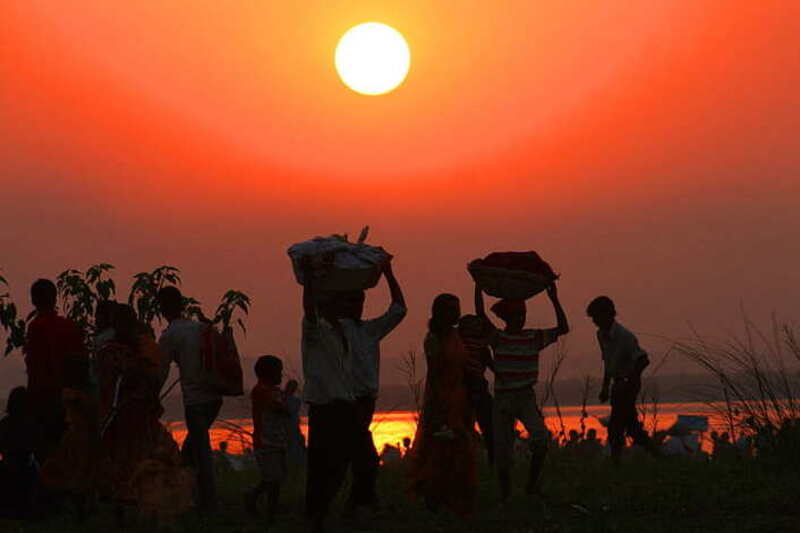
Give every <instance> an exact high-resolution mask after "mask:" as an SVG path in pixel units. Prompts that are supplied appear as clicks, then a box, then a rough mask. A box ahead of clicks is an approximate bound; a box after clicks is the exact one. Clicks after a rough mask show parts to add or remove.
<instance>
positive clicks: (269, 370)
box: [255, 355, 283, 385]
mask: <svg viewBox="0 0 800 533" xmlns="http://www.w3.org/2000/svg"><path fill="white" fill-rule="evenodd" d="M255 372H256V377H258V380H259V381H261V382H262V383H266V384H267V385H280V383H281V381H283V361H281V360H280V359H278V358H277V357H275V356H274V355H262V356H261V357H259V358H258V361H256V366H255Z"/></svg>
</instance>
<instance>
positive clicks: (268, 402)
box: [245, 355, 289, 523]
mask: <svg viewBox="0 0 800 533" xmlns="http://www.w3.org/2000/svg"><path fill="white" fill-rule="evenodd" d="M255 372H256V376H257V377H258V383H256V385H255V387H253V390H252V392H251V393H250V398H251V400H252V407H253V447H254V448H255V454H256V461H257V462H258V467H259V470H260V471H261V482H260V483H259V484H258V486H257V487H255V488H254V489H253V490H251V491H250V492H248V493H247V496H246V498H245V504H246V506H247V509H248V510H249V511H250V512H251V513H254V514H255V513H256V512H257V502H258V498H259V497H260V496H261V495H262V494H264V493H266V494H267V521H268V522H269V523H272V522H274V521H275V514H276V512H277V508H278V499H279V498H280V493H281V484H282V483H283V482H284V481H285V480H286V476H287V473H288V467H287V457H286V455H287V449H288V446H289V436H288V432H287V427H288V425H287V423H286V420H287V418H289V410H288V409H287V407H286V401H285V395H284V393H283V391H282V390H281V388H280V384H281V381H283V362H282V361H281V360H280V359H278V358H277V357H275V356H273V355H264V356H261V357H259V358H258V361H256V365H255Z"/></svg>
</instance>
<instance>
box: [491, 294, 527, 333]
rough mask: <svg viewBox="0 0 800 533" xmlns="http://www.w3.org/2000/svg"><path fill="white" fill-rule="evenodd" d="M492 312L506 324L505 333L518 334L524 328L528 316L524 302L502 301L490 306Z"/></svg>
mask: <svg viewBox="0 0 800 533" xmlns="http://www.w3.org/2000/svg"><path fill="white" fill-rule="evenodd" d="M492 312H493V313H494V314H496V315H497V316H498V318H500V320H502V321H503V322H505V323H506V331H510V332H518V331H522V328H524V327H525V320H526V318H527V316H528V311H527V309H526V308H525V300H509V299H502V300H500V301H499V302H497V303H495V304H494V305H493V306H492Z"/></svg>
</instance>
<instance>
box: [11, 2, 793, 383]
mask: <svg viewBox="0 0 800 533" xmlns="http://www.w3.org/2000/svg"><path fill="white" fill-rule="evenodd" d="M163 4H166V5H163ZM223 4H224V7H223ZM294 4H297V5H294ZM367 20H375V21H380V22H385V23H387V24H390V25H392V26H394V27H396V28H397V29H398V30H400V31H401V32H402V33H403V34H404V35H405V36H406V37H407V39H408V41H409V45H410V47H411V53H412V65H411V71H410V73H409V76H408V78H407V80H406V82H405V83H404V84H403V85H402V86H401V87H400V88H399V89H398V90H397V91H395V92H393V93H390V94H388V95H385V96H379V97H365V96H360V95H358V94H356V93H354V92H352V91H350V90H348V89H347V88H345V87H344V86H343V85H342V84H341V82H340V81H339V80H338V78H337V76H336V73H335V71H334V69H333V50H334V47H335V44H336V41H337V39H338V37H339V36H340V35H341V34H342V33H343V32H344V31H345V30H346V29H347V28H349V27H351V26H352V25H354V24H356V23H359V22H363V21H367ZM798 35H800V4H798V3H796V2H786V1H771V0H760V1H757V0H752V1H745V0H730V1H728V2H724V3H722V2H717V1H710V0H695V1H692V2H689V1H686V2H676V1H672V0H641V1H639V2H623V1H600V0H592V1H590V0H576V1H573V2H556V1H552V2H527V1H525V2H523V1H511V2H477V1H476V2H470V1H458V2H456V1H452V2H451V1H441V2H429V1H422V0H420V1H415V0H404V1H402V2H401V1H397V2H390V1H378V0H370V1H347V2H331V1H307V2H286V3H281V2H238V3H237V2H225V3H220V2H215V1H211V0H200V1H198V0H193V1H189V0H175V1H172V2H168V3H164V2H156V1H153V0H149V1H144V2H137V3H125V5H122V4H121V3H118V2H114V3H111V2H107V1H104V0H73V1H71V2H69V7H68V8H67V7H65V3H64V2H60V1H56V0H48V1H45V0H25V1H21V0H20V1H14V0H11V1H6V2H3V3H2V5H0V140H2V142H0V170H1V171H2V172H1V173H0V180H2V200H3V205H4V209H3V210H2V213H1V214H0V242H2V245H3V251H4V253H3V255H2V258H1V259H0V268H2V269H3V271H4V272H5V274H6V275H7V276H8V277H10V278H11V279H12V281H14V282H15V283H16V284H17V286H15V294H17V295H18V299H23V300H24V294H23V291H21V290H20V289H24V287H25V286H26V285H27V284H28V283H30V281H32V280H33V279H34V278H35V277H38V276H42V275H47V276H52V275H54V274H55V273H57V272H58V271H59V270H60V269H62V268H65V267H67V266H72V267H85V266H86V265H88V264H89V263H92V262H98V261H110V262H112V263H114V264H116V265H117V266H118V267H119V270H120V275H125V276H127V275H129V274H131V273H133V272H134V271H138V270H141V269H145V268H151V267H153V266H155V265H158V264H162V263H172V264H175V265H177V266H179V267H182V268H183V269H184V270H185V279H186V282H187V291H188V292H191V293H194V294H196V295H198V296H199V297H200V298H201V299H203V300H206V301H212V300H215V299H216V298H218V296H219V294H220V293H221V292H222V291H223V290H224V289H226V288H228V287H236V288H243V289H246V290H248V291H250V292H251V293H252V295H253V296H254V298H255V306H254V310H253V315H252V317H251V319H250V325H251V330H252V331H251V334H250V336H249V337H248V339H247V340H246V341H245V342H244V345H245V351H246V352H247V353H248V355H255V353H256V352H267V351H274V352H280V353H286V354H289V357H290V358H296V356H297V337H298V333H299V331H298V330H299V328H298V327H297V323H298V320H299V312H300V310H299V307H300V306H299V291H298V289H297V287H296V285H295V284H294V283H293V281H292V278H291V271H290V269H289V266H288V261H287V259H286V256H285V248H286V247H287V246H288V245H290V244H291V243H292V242H294V241H297V240H300V239H303V238H306V237H309V236H312V235H315V234H324V233H330V232H334V231H336V232H341V231H349V232H350V233H355V232H357V231H358V230H359V229H360V227H361V225H363V224H370V225H371V226H372V227H373V239H374V241H375V242H379V243H381V244H383V245H385V246H386V247H387V248H389V249H390V250H391V251H393V252H394V253H395V254H396V255H397V271H398V274H399V275H400V276H401V277H402V278H403V279H404V281H405V286H406V289H407V292H408V296H409V301H410V304H411V306H412V310H411V313H410V315H409V318H408V320H407V321H406V322H405V323H404V324H403V325H402V326H401V328H400V329H399V330H398V332H397V333H396V334H395V335H393V337H392V338H391V339H390V341H389V342H388V344H387V346H386V350H385V351H386V355H387V357H391V356H393V354H397V353H398V352H400V351H402V350H404V349H406V348H408V347H409V346H417V345H418V344H419V339H420V338H421V336H422V335H423V331H424V322H425V318H426V315H427V307H428V304H429V302H430V300H431V298H432V297H433V296H434V295H435V294H436V293H437V292H439V291H441V290H447V291H453V292H457V293H458V294H460V295H462V297H463V299H464V300H466V301H468V300H469V296H470V291H469V279H468V278H467V276H466V274H465V271H464V264H465V263H466V261H467V260H469V259H471V258H474V257H476V256H478V255H483V254H485V253H486V252H488V251H491V250H495V249H530V248H535V249H537V250H539V251H540V252H541V253H542V254H543V255H544V256H545V257H546V258H547V259H549V260H550V261H551V262H552V263H553V264H554V266H556V268H557V269H558V270H560V271H561V272H562V276H563V287H562V293H563V296H564V300H565V303H566V305H567V307H568V311H570V314H571V318H572V321H573V323H574V326H575V327H574V332H573V334H572V336H571V339H570V341H569V343H570V348H571V351H572V356H571V359H570V364H569V365H568V368H566V370H565V374H569V375H582V374H584V373H586V372H588V371H593V372H597V371H598V368H597V363H598V360H597V356H596V354H595V353H594V350H595V348H594V346H593V345H592V331H591V328H590V327H589V324H588V323H587V322H586V321H585V320H584V317H583V313H582V310H583V307H584V306H585V303H586V301H587V300H588V299H590V298H591V297H592V296H594V295H596V294H597V293H609V294H611V295H612V296H615V297H616V298H617V299H618V300H619V304H620V307H621V311H622V318H623V320H624V321H626V322H627V323H628V324H629V325H630V326H631V327H632V328H633V329H634V330H637V331H640V332H649V333H655V334H660V335H666V336H677V335H681V334H683V333H685V332H686V331H687V327H686V324H687V322H692V323H694V324H696V325H698V326H699V327H701V328H707V329H708V330H709V331H711V332H714V333H717V332H719V331H721V330H722V328H724V327H726V326H731V327H732V326H734V325H735V321H736V318H737V314H738V307H739V305H740V303H741V302H744V304H745V305H746V307H747V309H749V310H750V312H751V314H753V315H756V316H757V317H759V318H761V317H765V316H766V315H767V314H768V313H769V312H771V311H773V310H775V311H778V312H779V313H781V314H783V315H784V316H787V317H796V316H797V315H796V312H795V311H794V306H793V304H794V302H796V301H797V300H798V296H800V291H799V290H798V286H800V274H799V273H798V262H800V261H799V260H800V243H798V239H797V227H798V222H800V215H798V210H797V208H796V205H797V203H798V199H800V179H798V171H799V170H800V140H798V132H800V106H798V105H797V96H796V93H797V87H798V84H799V83H800V37H798ZM384 293H385V291H384V290H383V289H381V290H379V291H377V292H376V296H375V297H374V298H373V300H372V301H371V303H370V309H372V310H376V309H379V308H380V306H381V305H382V304H383V302H384V301H385V295H384ZM531 311H532V312H531V314H532V320H533V321H535V322H538V323H546V321H549V311H548V309H547V308H546V306H545V304H544V302H534V303H532V304H531ZM653 343H655V341H653ZM3 364H4V365H6V367H7V368H8V369H9V372H10V373H11V374H12V375H19V373H20V372H21V367H20V366H19V364H18V361H17V362H5V363H3ZM675 368H681V367H680V365H678V364H677V362H676V367H675ZM385 369H386V371H385V372H384V378H385V380H386V381H392V380H394V379H395V376H394V373H393V372H392V365H391V364H387V365H386V366H385Z"/></svg>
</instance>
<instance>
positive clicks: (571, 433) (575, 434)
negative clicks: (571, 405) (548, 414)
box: [569, 429, 581, 442]
mask: <svg viewBox="0 0 800 533" xmlns="http://www.w3.org/2000/svg"><path fill="white" fill-rule="evenodd" d="M580 438H581V434H580V433H578V430H577V429H570V430H569V440H570V441H572V442H574V441H576V440H579V439H580Z"/></svg>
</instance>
